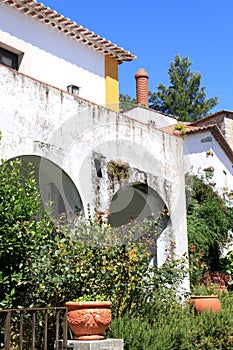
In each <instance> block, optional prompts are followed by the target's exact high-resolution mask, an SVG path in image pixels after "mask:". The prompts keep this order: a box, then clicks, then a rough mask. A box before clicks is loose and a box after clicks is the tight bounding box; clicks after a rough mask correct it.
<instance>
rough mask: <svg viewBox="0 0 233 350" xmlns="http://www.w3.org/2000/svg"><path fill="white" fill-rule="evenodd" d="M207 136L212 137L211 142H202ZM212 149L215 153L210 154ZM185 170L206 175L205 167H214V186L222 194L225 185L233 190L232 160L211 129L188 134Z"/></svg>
mask: <svg viewBox="0 0 233 350" xmlns="http://www.w3.org/2000/svg"><path fill="white" fill-rule="evenodd" d="M207 137H209V138H212V140H211V141H209V142H201V140H204V139H206V138H207ZM210 149H211V150H212V151H213V155H208V154H207V153H206V151H207V150H210ZM184 159H185V172H191V171H192V172H193V173H194V174H200V175H205V171H203V169H205V168H208V167H214V172H213V177H212V178H211V179H210V181H213V182H214V183H216V185H215V186H214V188H215V189H216V190H217V191H218V193H219V194H220V195H222V193H223V187H226V186H227V187H228V191H229V192H230V191H231V190H232V191H233V168H232V163H231V160H230V159H229V158H228V156H227V155H226V153H225V152H224V151H223V149H222V148H221V147H220V145H219V143H218V142H217V141H216V140H215V138H214V136H213V135H212V134H211V132H210V131H206V132H201V133H195V134H191V135H188V134H187V135H186V137H185V141H184Z"/></svg>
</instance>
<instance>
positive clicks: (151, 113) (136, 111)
mask: <svg viewBox="0 0 233 350" xmlns="http://www.w3.org/2000/svg"><path fill="white" fill-rule="evenodd" d="M123 113H124V114H125V115H127V116H129V117H131V118H134V119H136V120H139V121H140V122H142V123H146V124H149V125H151V126H154V127H156V128H163V127H165V126H168V125H174V124H176V123H177V120H176V118H173V117H170V116H168V115H165V114H163V113H159V112H157V111H155V110H153V109H149V108H145V107H141V106H136V107H133V108H131V109H129V110H126V111H124V112H123Z"/></svg>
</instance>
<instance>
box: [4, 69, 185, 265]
mask: <svg viewBox="0 0 233 350" xmlns="http://www.w3.org/2000/svg"><path fill="white" fill-rule="evenodd" d="M0 79H1V85H0V117H1V130H2V134H3V138H2V141H1V144H0V155H1V158H5V159H10V158H13V157H17V156H21V155H34V156H35V155H37V156H41V157H43V158H45V159H48V160H50V161H52V162H53V163H55V164H56V165H57V166H59V167H60V168H61V169H62V170H64V171H65V173H66V174H67V175H68V176H69V177H70V178H71V180H72V181H73V183H74V184H75V186H76V188H77V189H78V192H79V194H80V197H81V200H82V203H83V206H84V209H85V210H87V206H88V205H90V207H91V210H92V211H94V210H95V209H96V210H102V211H105V210H108V208H109V206H110V203H111V200H112V197H113V195H114V193H116V191H117V190H118V189H119V188H120V187H121V186H122V184H120V183H118V184H116V185H115V186H110V181H109V178H108V176H107V169H106V168H107V164H108V162H109V161H110V160H120V161H123V162H125V163H128V164H129V167H130V176H129V178H128V183H143V184H147V185H148V186H149V187H150V188H151V189H153V190H154V191H156V192H157V193H158V194H159V196H160V198H161V199H162V201H163V202H164V203H165V205H166V207H167V208H168V209H169V211H170V214H171V220H170V224H169V225H168V227H167V229H166V230H165V231H164V232H163V233H162V235H161V236H160V238H159V241H158V249H157V250H158V264H159V265H161V264H162V263H163V261H164V259H165V258H166V256H167V255H169V254H170V253H171V242H175V245H176V246H175V248H174V253H175V254H178V255H183V254H184V253H187V234H186V211H185V210H186V207H185V193H184V175H183V174H184V169H183V144H182V143H183V142H182V139H180V138H177V137H174V136H172V135H169V134H166V133H163V132H161V131H160V130H157V129H156V128H151V127H150V126H148V125H146V124H143V123H140V122H138V121H135V120H133V119H130V118H128V117H126V116H124V115H121V114H118V113H115V112H113V111H110V110H107V109H104V108H103V107H100V106H98V105H95V104H92V103H89V102H86V101H85V100H82V99H80V98H78V97H75V96H72V95H70V94H68V93H65V92H64V91H61V90H59V89H56V88H53V87H50V86H48V85H43V84H41V83H39V82H37V81H34V80H33V79H31V78H28V77H25V76H24V75H21V74H19V73H17V72H15V71H12V70H10V69H8V68H6V67H3V66H0ZM96 158H98V159H99V160H100V164H101V168H102V169H101V170H102V176H101V177H98V175H97V171H96V167H95V162H94V159H96ZM166 249H167V251H166Z"/></svg>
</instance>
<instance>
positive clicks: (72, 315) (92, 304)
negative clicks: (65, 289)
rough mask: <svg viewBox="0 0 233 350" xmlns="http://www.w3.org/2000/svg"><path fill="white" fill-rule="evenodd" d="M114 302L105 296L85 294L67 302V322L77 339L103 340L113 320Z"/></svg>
mask: <svg viewBox="0 0 233 350" xmlns="http://www.w3.org/2000/svg"><path fill="white" fill-rule="evenodd" d="M111 305H112V302H111V301H109V300H105V298H104V297H103V296H95V297H93V296H88V295H85V296H83V297H80V298H78V299H75V300H74V301H68V302H66V303H65V306H66V307H67V309H68V310H67V311H68V312H67V323H68V326H69V327H70V329H71V331H72V333H73V335H74V339H75V340H88V341H90V340H101V339H104V332H105V330H106V328H107V327H108V325H109V324H110V322H111V319H112V314H111Z"/></svg>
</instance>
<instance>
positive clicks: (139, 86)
mask: <svg viewBox="0 0 233 350" xmlns="http://www.w3.org/2000/svg"><path fill="white" fill-rule="evenodd" d="M135 79H136V95H137V104H138V105H144V106H145V107H147V108H148V79H149V74H148V73H147V71H146V70H145V69H144V68H140V69H139V70H138V71H137V73H136V74H135Z"/></svg>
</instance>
